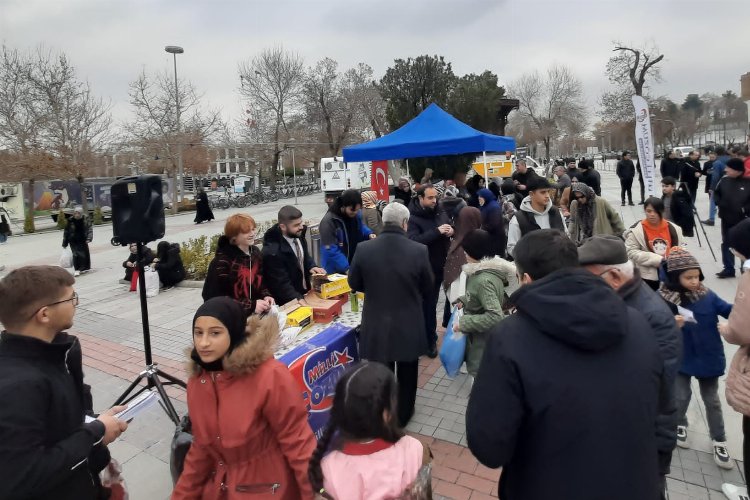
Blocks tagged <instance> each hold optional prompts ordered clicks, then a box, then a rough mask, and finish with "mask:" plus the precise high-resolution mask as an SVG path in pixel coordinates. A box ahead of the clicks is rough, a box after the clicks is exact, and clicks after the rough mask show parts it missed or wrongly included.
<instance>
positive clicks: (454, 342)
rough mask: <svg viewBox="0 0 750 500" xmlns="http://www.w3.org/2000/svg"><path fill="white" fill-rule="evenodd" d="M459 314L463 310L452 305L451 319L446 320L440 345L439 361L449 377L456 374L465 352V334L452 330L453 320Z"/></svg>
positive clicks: (457, 317) (461, 313)
mask: <svg viewBox="0 0 750 500" xmlns="http://www.w3.org/2000/svg"><path fill="white" fill-rule="evenodd" d="M461 316H463V311H462V310H461V309H459V308H457V307H454V308H453V314H451V319H450V321H448V328H446V329H445V335H444V336H443V345H442V346H441V347H440V362H441V363H443V368H445V372H446V373H447V374H448V376H449V377H451V378H453V377H455V376H456V375H458V371H459V369H460V368H461V365H462V364H463V362H464V353H465V352H466V336H465V335H464V334H462V333H459V332H454V331H453V322H454V321H455V320H457V319H460V318H461Z"/></svg>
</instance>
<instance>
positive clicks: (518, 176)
mask: <svg viewBox="0 0 750 500" xmlns="http://www.w3.org/2000/svg"><path fill="white" fill-rule="evenodd" d="M534 177H539V176H538V175H536V172H535V171H534V170H533V169H531V168H527V169H526V172H525V173H523V174H522V173H521V172H519V171H517V170H516V171H515V172H513V175H512V176H511V179H513V180H514V181H518V184H519V185H522V186H526V189H518V186H516V191H518V192H519V193H521V196H522V197H524V198H526V196H528V194H529V189H528V186H529V181H530V180H531V179H532V178H534Z"/></svg>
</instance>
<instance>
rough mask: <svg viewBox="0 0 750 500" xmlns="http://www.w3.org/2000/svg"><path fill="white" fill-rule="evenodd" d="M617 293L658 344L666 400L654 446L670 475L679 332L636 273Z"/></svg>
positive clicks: (664, 471)
mask: <svg viewBox="0 0 750 500" xmlns="http://www.w3.org/2000/svg"><path fill="white" fill-rule="evenodd" d="M617 294H618V295H619V296H620V297H621V298H622V299H623V300H624V301H625V303H626V304H627V305H629V306H630V307H632V308H633V309H635V310H636V311H640V312H641V314H643V316H644V317H645V318H646V321H648V324H649V325H650V326H651V330H652V331H653V333H654V338H655V339H656V342H657V344H658V345H659V353H660V354H661V359H662V363H663V365H664V372H663V376H662V383H663V387H664V388H665V389H664V391H665V394H664V396H665V400H664V401H663V407H662V410H661V411H660V412H659V415H658V417H657V420H656V447H657V449H658V451H659V468H660V471H661V473H662V474H667V473H669V464H670V462H671V460H672V452H673V451H674V448H675V445H676V444H677V432H676V430H677V420H676V419H677V401H676V398H675V396H676V395H675V391H674V384H675V378H676V377H677V370H678V369H679V367H680V363H681V360H682V333H680V329H679V328H677V323H675V319H674V314H672V311H670V309H669V307H668V306H667V304H665V303H664V301H663V300H661V297H660V296H659V294H657V293H656V292H655V291H653V290H652V289H651V288H650V287H649V286H648V285H647V284H646V283H644V282H643V280H642V279H641V276H640V274H639V273H638V270H636V271H635V275H634V276H633V279H631V280H630V281H628V282H627V283H625V284H624V285H622V286H621V287H620V288H619V289H618V290H617Z"/></svg>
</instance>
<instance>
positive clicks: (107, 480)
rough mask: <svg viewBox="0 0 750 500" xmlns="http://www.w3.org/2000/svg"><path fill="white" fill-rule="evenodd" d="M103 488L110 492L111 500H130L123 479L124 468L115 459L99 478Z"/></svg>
mask: <svg viewBox="0 0 750 500" xmlns="http://www.w3.org/2000/svg"><path fill="white" fill-rule="evenodd" d="M99 477H100V479H101V481H102V487H103V488H105V489H108V490H109V497H108V498H109V500H128V488H127V486H125V479H123V477H122V466H121V465H120V464H119V463H118V462H117V460H115V459H114V458H113V459H112V460H110V461H109V464H108V465H107V467H105V468H104V470H103V471H102V472H101V475H100V476H99Z"/></svg>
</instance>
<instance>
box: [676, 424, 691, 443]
mask: <svg viewBox="0 0 750 500" xmlns="http://www.w3.org/2000/svg"><path fill="white" fill-rule="evenodd" d="M687 440H688V435H687V427H685V426H684V425H678V426H677V446H679V447H680V448H687V447H688V442H687Z"/></svg>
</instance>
